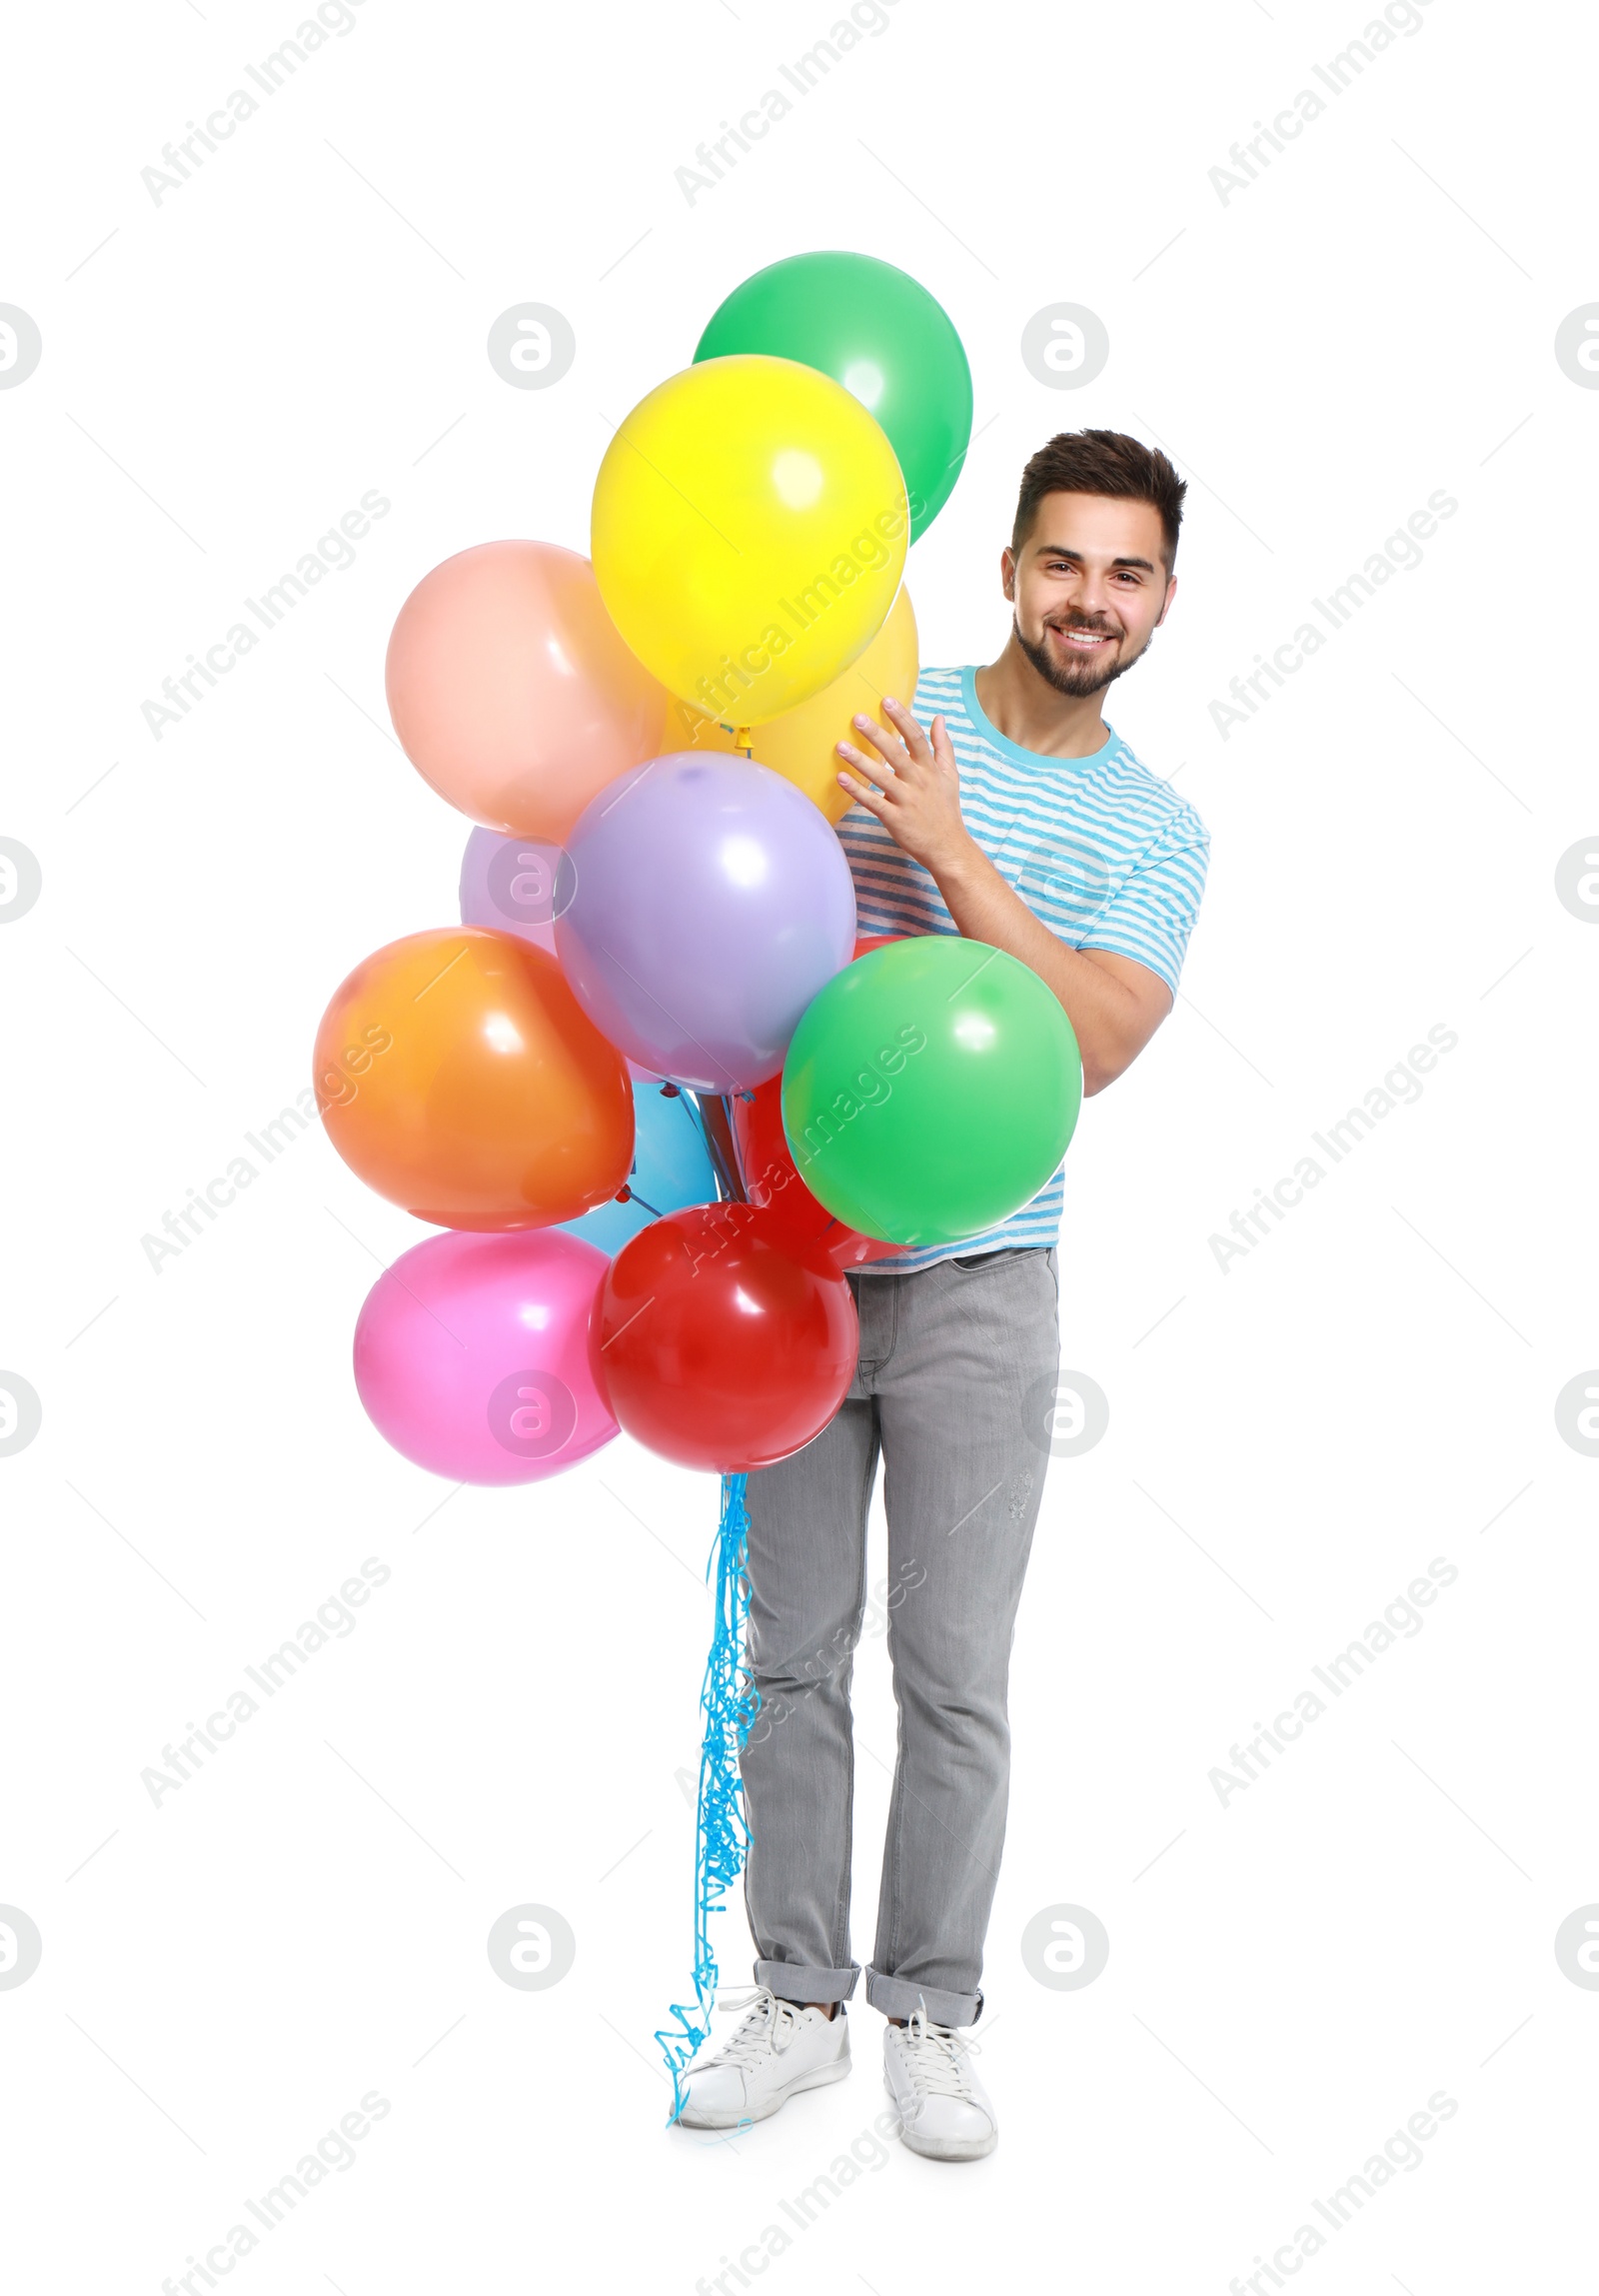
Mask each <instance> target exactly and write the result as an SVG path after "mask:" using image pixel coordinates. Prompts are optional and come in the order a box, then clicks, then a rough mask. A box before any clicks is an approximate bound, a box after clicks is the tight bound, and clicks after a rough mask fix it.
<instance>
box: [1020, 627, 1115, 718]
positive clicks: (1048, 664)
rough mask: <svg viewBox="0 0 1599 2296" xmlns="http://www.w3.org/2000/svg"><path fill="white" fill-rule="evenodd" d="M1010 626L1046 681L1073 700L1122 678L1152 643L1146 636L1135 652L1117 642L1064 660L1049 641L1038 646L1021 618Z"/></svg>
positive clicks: (1025, 653)
mask: <svg viewBox="0 0 1599 2296" xmlns="http://www.w3.org/2000/svg"><path fill="white" fill-rule="evenodd" d="M1066 627H1067V628H1068V629H1075V630H1093V629H1096V628H1097V627H1098V625H1097V624H1094V623H1091V622H1077V623H1068V624H1067V625H1066ZM1011 628H1012V629H1013V630H1014V632H1015V637H1016V644H1017V645H1018V646H1019V647H1020V648H1021V651H1022V653H1023V654H1024V655H1025V656H1026V657H1027V660H1028V661H1029V662H1030V663H1031V664H1032V667H1033V668H1034V669H1035V670H1036V671H1037V673H1038V675H1039V677H1040V678H1041V679H1042V680H1043V682H1044V684H1045V685H1046V686H1052V687H1053V688H1054V690H1055V692H1056V693H1057V694H1069V695H1070V696H1071V697H1072V699H1073V700H1078V701H1080V700H1081V698H1082V697H1083V696H1084V695H1085V694H1101V693H1103V691H1104V689H1105V688H1106V687H1107V686H1108V685H1110V684H1111V683H1112V682H1113V681H1114V680H1115V679H1117V678H1119V677H1120V676H1121V675H1122V673H1123V671H1126V670H1130V669H1131V668H1132V666H1133V664H1134V662H1136V661H1137V660H1138V659H1139V656H1140V655H1141V654H1142V653H1143V651H1144V646H1147V645H1148V643H1149V642H1148V640H1147V639H1145V641H1144V646H1140V647H1139V649H1138V652H1137V653H1136V654H1126V653H1123V651H1122V649H1121V646H1120V645H1119V644H1118V645H1116V646H1114V647H1112V648H1110V649H1108V650H1107V651H1106V652H1105V653H1104V654H1099V655H1087V656H1085V657H1084V658H1083V659H1082V660H1080V661H1077V660H1073V659H1072V657H1071V656H1069V655H1068V656H1067V657H1066V658H1065V659H1064V660H1061V659H1060V658H1059V657H1058V656H1056V655H1054V654H1051V653H1050V652H1049V650H1048V647H1047V645H1036V646H1035V645H1034V644H1033V642H1032V640H1031V639H1030V638H1028V637H1027V636H1026V635H1025V634H1024V633H1023V631H1022V628H1021V624H1020V622H1019V621H1018V620H1016V618H1015V617H1014V616H1012V617H1011Z"/></svg>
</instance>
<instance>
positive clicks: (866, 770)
mask: <svg viewBox="0 0 1599 2296" xmlns="http://www.w3.org/2000/svg"><path fill="white" fill-rule="evenodd" d="M838 755H839V757H840V758H845V759H847V760H848V762H849V764H850V765H851V766H852V767H853V768H854V770H855V772H856V773H857V774H863V775H865V777H866V779H867V780H868V781H871V782H874V783H875V784H876V785H877V787H878V788H879V789H885V788H886V787H887V785H888V783H889V782H891V781H892V780H893V778H894V770H893V767H892V766H891V765H889V764H888V763H887V761H886V760H885V759H877V758H868V757H867V756H866V753H865V751H864V750H857V749H856V748H855V746H854V744H853V743H852V742H840V743H839V744H838Z"/></svg>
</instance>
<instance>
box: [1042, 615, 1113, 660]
mask: <svg viewBox="0 0 1599 2296" xmlns="http://www.w3.org/2000/svg"><path fill="white" fill-rule="evenodd" d="M1049 630H1050V634H1051V636H1053V637H1055V638H1058V639H1059V641H1060V643H1061V645H1062V646H1069V647H1071V648H1072V649H1073V651H1074V652H1077V653H1081V654H1087V653H1091V652H1092V651H1093V649H1094V648H1095V647H1096V646H1113V645H1114V644H1115V642H1116V641H1115V633H1114V631H1111V630H1079V629H1075V628H1062V626H1061V625H1060V624H1059V623H1058V622H1051V623H1050V625H1049Z"/></svg>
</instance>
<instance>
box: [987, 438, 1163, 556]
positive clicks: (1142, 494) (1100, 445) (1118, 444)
mask: <svg viewBox="0 0 1599 2296" xmlns="http://www.w3.org/2000/svg"><path fill="white" fill-rule="evenodd" d="M1187 492H1188V486H1187V481H1186V480H1184V479H1180V478H1178V476H1177V474H1176V472H1175V470H1173V468H1172V466H1171V464H1170V463H1169V462H1168V461H1167V460H1166V458H1165V456H1164V455H1163V454H1162V453H1161V452H1160V449H1159V448H1158V447H1146V446H1145V445H1144V443H1143V441H1142V440H1141V439H1130V438H1128V436H1127V434H1126V432H1125V431H1061V432H1059V433H1058V434H1057V435H1056V436H1055V437H1054V438H1052V439H1051V440H1050V441H1049V443H1048V445H1047V446H1043V447H1040V448H1039V449H1038V452H1037V453H1036V454H1035V455H1034V456H1033V458H1032V460H1031V461H1030V462H1029V463H1028V465H1027V467H1026V469H1025V470H1024V471H1023V472H1022V474H1021V492H1020V494H1019V495H1018V496H1017V497H1016V520H1015V524H1014V526H1013V527H1012V528H1011V530H1010V547H1011V549H1012V550H1013V551H1016V552H1018V553H1019V551H1020V549H1021V546H1022V544H1023V543H1024V542H1025V541H1026V539H1027V536H1028V535H1029V534H1030V533H1031V531H1032V522H1033V520H1034V518H1035V517H1036V516H1037V512H1038V505H1039V503H1040V502H1042V500H1043V498H1044V496H1045V495H1046V494H1097V495H1112V496H1115V497H1116V498H1118V499H1119V500H1121V501H1124V502H1146V503H1148V504H1149V505H1150V507H1151V508H1152V509H1153V510H1156V511H1158V512H1159V514H1160V528H1161V532H1162V534H1163V535H1164V536H1165V543H1166V572H1167V574H1168V575H1169V574H1170V572H1171V568H1172V564H1173V562H1174V560H1175V559H1176V556H1177V530H1178V528H1179V527H1180V526H1181V525H1182V498H1183V496H1184V495H1185V494H1186V493H1187Z"/></svg>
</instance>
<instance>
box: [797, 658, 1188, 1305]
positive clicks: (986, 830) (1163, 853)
mask: <svg viewBox="0 0 1599 2296" xmlns="http://www.w3.org/2000/svg"><path fill="white" fill-rule="evenodd" d="M974 681H975V672H974V671H973V670H972V669H970V668H967V669H964V670H923V671H922V673H921V676H920V679H919V680H918V682H917V685H916V700H915V716H916V719H917V722H918V723H919V724H920V725H921V726H922V727H924V728H926V727H930V725H931V723H932V720H933V718H934V717H936V716H939V715H941V716H942V717H943V719H944V722H945V724H946V726H947V728H948V732H949V740H950V742H951V744H952V745H953V748H954V753H955V763H956V765H957V766H958V767H959V769H960V813H961V818H962V820H963V821H964V823H965V825H966V828H967V829H968V830H969V831H970V833H971V835H972V836H973V837H974V838H975V839H976V841H977V843H978V845H980V846H981V848H982V850H983V852H984V853H985V854H986V855H987V857H988V859H989V860H990V861H991V862H992V863H993V865H994V867H995V868H996V869H997V870H998V871H999V873H1000V875H1001V876H1002V877H1003V879H1004V881H1005V883H1006V884H1007V885H1008V886H1009V887H1010V888H1011V889H1012V891H1013V892H1015V893H1018V894H1019V895H1020V896H1021V898H1022V900H1023V901H1024V902H1025V903H1026V905H1027V907H1028V908H1029V909H1030V910H1031V911H1032V913H1033V915H1034V917H1036V918H1037V919H1038V921H1039V923H1040V924H1042V925H1046V926H1048V928H1049V930H1050V932H1051V933H1053V934H1056V935H1057V936H1058V937H1059V939H1060V940H1062V941H1063V942H1065V943H1066V945H1067V947H1068V948H1071V949H1107V950H1110V951H1112V952H1113V953H1114V954H1115V955H1116V956H1118V957H1131V958H1133V959H1134V960H1135V961H1136V962H1137V963H1138V964H1140V965H1146V966H1148V968H1149V970H1150V972H1151V973H1157V974H1158V975H1159V976H1160V978H1161V980H1162V981H1164V982H1165V984H1166V986H1167V988H1168V989H1170V990H1171V991H1172V992H1173V994H1175V991H1176V987H1177V977H1178V975H1179V974H1180V972H1181V970H1182V960H1183V953H1184V952H1185V950H1186V949H1187V946H1188V936H1189V934H1190V933H1191V932H1192V930H1193V922H1194V919H1195V917H1196V916H1197V915H1198V912H1199V897H1200V895H1201V894H1202V892H1203V891H1204V882H1205V864H1206V860H1207V857H1208V854H1209V850H1210V837H1209V833H1208V832H1207V830H1206V829H1205V826H1204V823H1203V822H1202V821H1201V820H1200V819H1199V816H1198V815H1197V814H1196V813H1195V812H1194V810H1193V808H1192V806H1190V805H1186V804H1184V802H1183V800H1182V799H1181V798H1178V797H1174V796H1173V795H1172V793H1171V791H1170V790H1169V789H1168V788H1167V786H1166V784H1165V783H1164V782H1161V781H1157V780H1156V779H1155V777H1154V775H1153V774H1151V773H1150V772H1149V771H1148V769H1147V767H1144V766H1141V765H1140V764H1139V763H1138V760H1137V759H1136V758H1135V757H1134V756H1133V754H1132V752H1131V750H1129V749H1128V747H1127V745H1126V743H1125V742H1123V741H1122V740H1121V738H1120V737H1119V735H1117V734H1116V733H1115V731H1114V730H1113V728H1111V727H1109V726H1107V727H1106V728H1105V741H1104V746H1103V747H1102V748H1101V749H1098V750H1095V751H1094V753H1093V755H1092V756H1091V757H1086V758H1046V757H1041V756H1040V755H1039V754H1038V753H1037V751H1035V750H1024V749H1022V747H1021V746H1020V744H1019V743H1017V742H1011V741H1007V740H1006V738H1005V736H1004V735H1003V734H1001V733H1000V732H999V731H998V730H997V728H996V727H993V726H991V725H990V724H989V723H988V721H987V719H986V718H985V717H984V716H983V714H982V711H981V709H980V708H979V707H978V703H977V695H976V687H975V682H974ZM838 836H839V838H840V840H841V841H842V844H843V850H844V852H845V854H846V855H847V857H848V861H849V868H850V873H851V874H852V876H853V878H854V882H855V908H856V913H857V917H858V920H859V924H858V930H859V931H860V932H861V933H862V934H872V933H953V932H955V931H956V930H957V928H956V926H955V922H954V919H953V918H952V917H951V916H950V915H949V912H948V910H947V909H946V908H945V906H944V902H943V896H942V895H941V894H940V893H939V891H938V888H937V886H936V885H935V884H934V883H933V881H932V878H931V877H930V876H929V875H928V873H927V871H926V870H925V869H923V868H922V866H921V864H920V862H918V861H912V860H911V858H910V856H909V855H908V854H907V853H902V852H901V851H900V849H899V848H898V846H896V845H895V844H894V842H893V840H892V838H890V837H889V835H888V833H887V831H886V830H885V829H884V828H883V826H882V824H881V823H880V822H879V821H878V820H877V819H876V817H875V816H874V815H873V814H869V813H867V812H866V810H865V808H864V807H863V806H851V807H850V809H849V811H848V812H847V813H846V814H845V815H844V817H843V819H842V820H841V821H840V822H839V824H838ZM1063 1169H1064V1166H1062V1167H1061V1170H1063ZM1060 1199H1061V1171H1056V1172H1055V1174H1054V1176H1053V1177H1052V1178H1051V1179H1049V1180H1047V1181H1046V1182H1045V1183H1044V1185H1043V1186H1042V1187H1041V1188H1040V1189H1039V1190H1038V1193H1037V1194H1036V1195H1035V1196H1034V1197H1033V1198H1032V1201H1031V1202H1030V1203H1026V1204H1023V1206H1022V1207H1021V1209H1020V1210H1019V1211H1017V1212H1013V1213H1012V1214H1011V1216H1010V1218H1009V1219H1007V1220H1005V1221H1003V1222H1002V1223H1001V1224H1000V1225H999V1226H998V1227H990V1228H987V1229H985V1230H984V1232H983V1233H982V1234H981V1235H973V1236H968V1237H967V1238H966V1239H965V1240H964V1241H963V1242H960V1243H944V1244H934V1245H929V1246H928V1247H927V1248H926V1249H924V1250H921V1251H906V1252H902V1253H900V1254H898V1255H896V1256H895V1257H893V1258H889V1259H879V1260H872V1261H869V1262H868V1263H867V1264H866V1266H864V1267H863V1268H861V1269H860V1270H859V1272H860V1273H861V1274H862V1275H872V1274H878V1275H889V1274H893V1273H895V1272H898V1273H901V1274H902V1273H904V1272H906V1271H908V1270H911V1269H914V1268H917V1267H931V1266H932V1265H933V1264H934V1262H935V1261H937V1260H940V1259H953V1258H955V1257H957V1256H958V1257H961V1258H964V1257H965V1256H966V1255H967V1254H968V1253H972V1252H978V1251H1003V1250H1010V1249H1014V1248H1015V1247H1016V1246H1017V1245H1019V1244H1043V1245H1047V1244H1051V1243H1053V1242H1054V1240H1055V1237H1056V1236H1057V1234H1058V1233H1059V1229H1060Z"/></svg>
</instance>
